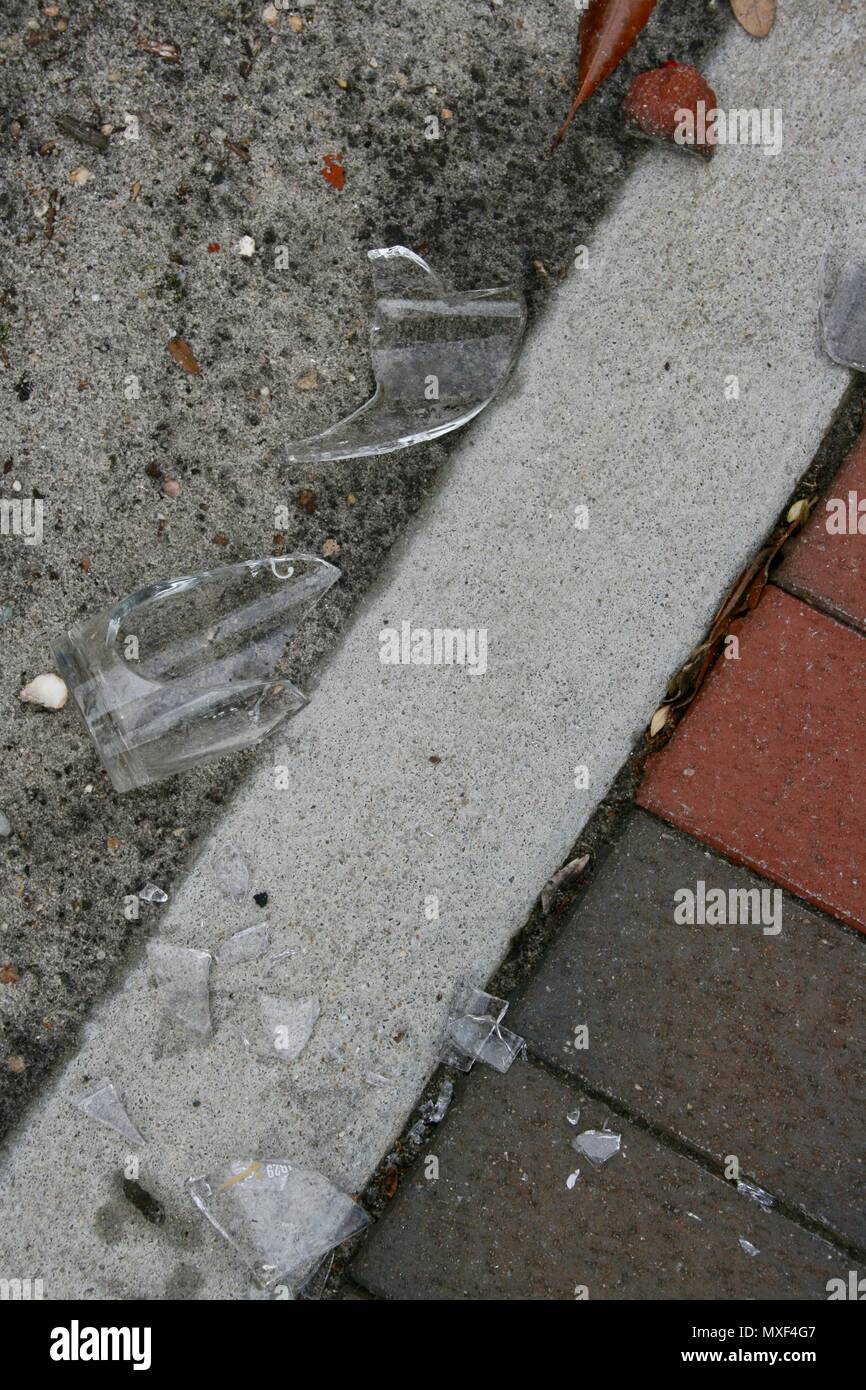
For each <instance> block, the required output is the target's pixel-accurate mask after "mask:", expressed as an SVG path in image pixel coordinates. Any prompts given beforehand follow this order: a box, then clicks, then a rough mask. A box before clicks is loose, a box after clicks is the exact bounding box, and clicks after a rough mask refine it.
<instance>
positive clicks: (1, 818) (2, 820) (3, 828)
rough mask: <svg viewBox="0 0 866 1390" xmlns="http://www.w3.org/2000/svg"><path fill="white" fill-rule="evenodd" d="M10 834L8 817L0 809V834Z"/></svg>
mask: <svg viewBox="0 0 866 1390" xmlns="http://www.w3.org/2000/svg"><path fill="white" fill-rule="evenodd" d="M11 834H12V825H11V822H10V820H9V817H8V816H7V815H6V814H5V812H3V811H0V835H3V836H6V835H11Z"/></svg>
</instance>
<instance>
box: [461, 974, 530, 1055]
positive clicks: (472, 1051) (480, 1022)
mask: <svg viewBox="0 0 866 1390" xmlns="http://www.w3.org/2000/svg"><path fill="white" fill-rule="evenodd" d="M507 1009H508V1002H507V1000H505V999H497V997H496V996H495V995H493V994H487V993H485V991H484V990H483V989H477V988H476V987H475V986H474V985H469V984H461V985H459V986H458V987H457V989H456V991H455V993H454V997H453V999H452V1001H451V1011H450V1014H449V1018H448V1025H447V1031H446V1036H445V1041H444V1043H443V1046H442V1051H441V1054H440V1061H442V1062H444V1063H445V1064H446V1065H447V1066H451V1067H456V1069H457V1070H458V1071H470V1070H471V1068H472V1067H473V1065H474V1064H475V1062H486V1063H487V1065H488V1066H491V1067H495V1068H496V1070H497V1071H501V1072H506V1071H508V1068H509V1067H510V1066H511V1063H512V1062H513V1061H514V1059H515V1057H517V1056H518V1055H519V1054H520V1052H521V1051H522V1049H523V1047H524V1045H525V1043H524V1039H523V1038H521V1037H518V1035H517V1034H516V1033H512V1032H511V1030H510V1029H509V1028H503V1027H502V1026H501V1024H502V1019H503V1018H504V1016H505V1013H506V1011H507Z"/></svg>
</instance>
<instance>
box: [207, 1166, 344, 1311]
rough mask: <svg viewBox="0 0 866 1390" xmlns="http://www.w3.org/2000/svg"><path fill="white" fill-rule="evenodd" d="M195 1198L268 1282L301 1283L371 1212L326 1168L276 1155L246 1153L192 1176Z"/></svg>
mask: <svg viewBox="0 0 866 1390" xmlns="http://www.w3.org/2000/svg"><path fill="white" fill-rule="evenodd" d="M189 1189H190V1194H191V1196H192V1199H193V1201H194V1202H195V1204H196V1206H197V1207H198V1209H199V1211H201V1212H202V1213H203V1214H204V1215H205V1216H206V1217H207V1219H208V1221H210V1222H211V1224H212V1225H213V1226H215V1227H216V1229H217V1230H218V1231H219V1233H220V1235H221V1236H223V1237H224V1238H225V1239H226V1240H227V1241H229V1243H230V1244H231V1245H233V1246H234V1248H235V1249H236V1250H237V1252H238V1254H239V1255H240V1257H241V1259H242V1260H243V1261H244V1263H245V1264H246V1266H247V1267H248V1268H249V1269H250V1270H251V1271H252V1274H253V1276H254V1278H255V1279H256V1280H257V1281H258V1283H259V1284H260V1285H261V1287H262V1288H266V1289H267V1288H273V1287H274V1286H275V1285H277V1284H287V1285H288V1286H289V1287H290V1288H291V1289H293V1290H294V1291H300V1290H301V1289H303V1287H304V1286H305V1285H306V1284H307V1282H308V1281H309V1279H310V1277H311V1266H312V1265H313V1264H314V1262H315V1261H317V1260H319V1259H321V1257H322V1256H323V1255H326V1254H327V1253H328V1252H329V1251H330V1250H333V1249H334V1247H335V1246H337V1245H341V1244H342V1242H343V1241H344V1240H348V1238H349V1236H352V1235H355V1233H356V1232H357V1231H360V1230H362V1229H363V1228H364V1226H366V1225H367V1224H368V1223H369V1220H370V1218H369V1217H368V1215H367V1213H366V1212H365V1211H364V1208H363V1207H361V1206H359V1205H358V1204H357V1202H353V1201H352V1199H351V1197H349V1196H347V1195H346V1193H345V1192H341V1191H340V1190H339V1188H337V1187H335V1186H334V1184H333V1183H331V1182H329V1181H328V1179H327V1178H326V1177H324V1176H323V1175H322V1174H321V1173H316V1172H313V1171H311V1170H310V1169H305V1168H295V1167H293V1166H292V1164H290V1163H285V1162H283V1161H282V1160H272V1159H261V1160H260V1159H253V1160H250V1159H242V1160H241V1161H240V1162H238V1163H230V1164H227V1165H226V1166H225V1167H224V1168H220V1169H217V1171H216V1172H214V1173H209V1174H208V1175H207V1176H206V1177H201V1178H192V1179H191V1180H190V1184H189Z"/></svg>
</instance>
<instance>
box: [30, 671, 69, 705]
mask: <svg viewBox="0 0 866 1390" xmlns="http://www.w3.org/2000/svg"><path fill="white" fill-rule="evenodd" d="M18 699H19V700H21V701H22V702H23V703H24V704H27V705H41V706H42V707H43V709H63V706H64V705H65V704H66V701H67V700H68V699H69V691H68V690H67V689H66V682H65V681H62V680H61V679H60V677H59V676H55V675H54V673H53V672H47V673H46V674H45V675H44V676H37V677H36V679H35V680H32V681H30V683H29V685H25V687H24V689H23V690H20V691H19V692H18Z"/></svg>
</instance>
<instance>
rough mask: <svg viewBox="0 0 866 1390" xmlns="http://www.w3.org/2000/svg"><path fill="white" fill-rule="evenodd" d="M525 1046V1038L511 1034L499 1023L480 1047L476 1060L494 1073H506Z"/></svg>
mask: <svg viewBox="0 0 866 1390" xmlns="http://www.w3.org/2000/svg"><path fill="white" fill-rule="evenodd" d="M525 1046H526V1039H525V1038H521V1037H520V1036H519V1034H517V1033H512V1031H511V1029H510V1028H504V1027H503V1026H502V1024H501V1023H496V1024H494V1027H493V1031H492V1032H491V1033H490V1034H488V1036H487V1037H486V1038H485V1040H484V1043H483V1044H482V1046H481V1047H480V1049H479V1051H478V1054H477V1060H478V1061H479V1062H484V1063H486V1065H487V1066H488V1067H493V1068H494V1070H496V1071H501V1072H506V1071H508V1068H509V1067H510V1066H511V1063H512V1062H514V1061H516V1059H517V1058H518V1057H519V1056H520V1054H521V1052H522V1051H523V1049H524V1047H525Z"/></svg>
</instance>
